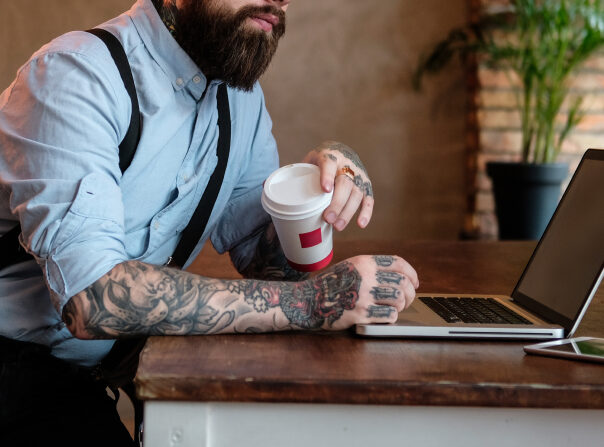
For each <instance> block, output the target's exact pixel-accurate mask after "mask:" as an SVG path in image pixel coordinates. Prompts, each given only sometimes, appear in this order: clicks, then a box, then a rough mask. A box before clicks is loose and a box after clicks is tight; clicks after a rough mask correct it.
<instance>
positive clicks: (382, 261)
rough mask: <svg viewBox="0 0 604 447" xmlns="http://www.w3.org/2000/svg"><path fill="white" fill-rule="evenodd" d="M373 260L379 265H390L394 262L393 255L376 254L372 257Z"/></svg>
mask: <svg viewBox="0 0 604 447" xmlns="http://www.w3.org/2000/svg"><path fill="white" fill-rule="evenodd" d="M373 260H374V261H375V263H376V264H377V265H379V266H380V267H390V266H391V265H392V264H393V263H394V256H383V255H377V256H374V257H373Z"/></svg>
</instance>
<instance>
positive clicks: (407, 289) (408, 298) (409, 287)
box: [401, 281, 415, 310]
mask: <svg viewBox="0 0 604 447" xmlns="http://www.w3.org/2000/svg"><path fill="white" fill-rule="evenodd" d="M403 291H404V294H405V307H404V308H403V309H401V310H404V309H408V308H409V307H411V304H412V303H413V300H414V299H415V286H414V285H413V284H412V283H411V281H405V284H404V286H403Z"/></svg>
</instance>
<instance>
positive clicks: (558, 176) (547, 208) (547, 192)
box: [487, 162, 568, 240]
mask: <svg viewBox="0 0 604 447" xmlns="http://www.w3.org/2000/svg"><path fill="white" fill-rule="evenodd" d="M487 174H488V175H489V177H491V179H492V180H493V195H494V197H495V210H496V214H497V223H498V224H499V239H501V240H510V239H514V240H527V239H528V240H536V239H539V238H540V237H541V235H542V234H543V232H544V231H545V227H547V224H548V222H549V220H550V219H551V217H552V215H553V214H554V211H555V210H556V206H558V201H559V200H560V195H561V185H562V182H563V181H564V179H566V176H567V175H568V164H567V163H547V164H532V163H510V162H489V163H487Z"/></svg>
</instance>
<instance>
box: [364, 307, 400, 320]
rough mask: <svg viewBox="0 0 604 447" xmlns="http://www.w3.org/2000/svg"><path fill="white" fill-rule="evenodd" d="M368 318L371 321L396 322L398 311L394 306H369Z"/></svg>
mask: <svg viewBox="0 0 604 447" xmlns="http://www.w3.org/2000/svg"><path fill="white" fill-rule="evenodd" d="M367 318H369V319H370V321H371V322H378V323H394V322H396V320H397V319H398V311H397V310H396V308H394V307H392V306H374V305H371V306H369V307H367Z"/></svg>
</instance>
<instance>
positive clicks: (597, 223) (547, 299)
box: [513, 150, 604, 329]
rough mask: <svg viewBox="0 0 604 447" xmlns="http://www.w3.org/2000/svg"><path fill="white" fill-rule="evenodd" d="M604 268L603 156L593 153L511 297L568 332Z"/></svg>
mask: <svg viewBox="0 0 604 447" xmlns="http://www.w3.org/2000/svg"><path fill="white" fill-rule="evenodd" d="M603 266H604V151H595V150H589V151H587V152H586V154H585V156H584V157H583V160H582V162H581V163H580V165H579V167H578V168H577V170H576V172H575V175H574V176H573V179H572V181H571V183H570V185H569V186H568V188H567V190H566V192H565V194H564V197H563V198H562V200H561V202H560V204H559V205H558V209H557V210H556V213H555V214H554V216H553V217H552V219H551V221H550V223H549V226H548V227H547V229H546V231H545V233H544V235H543V237H542V238H541V240H540V242H539V245H538V246H537V248H536V249H535V252H534V253H533V257H532V258H531V260H530V262H529V264H528V265H527V267H526V269H525V271H524V273H523V275H522V277H521V279H520V281H519V282H518V284H517V286H516V289H515V291H514V294H513V297H514V299H516V300H517V301H518V302H519V303H521V304H523V305H525V306H526V307H527V308H529V309H532V310H535V311H537V312H539V313H540V314H543V315H544V316H546V317H547V318H548V319H549V320H550V321H552V322H554V323H558V324H561V325H563V326H565V327H567V329H569V328H568V326H569V324H572V322H573V321H574V320H575V319H576V318H577V317H579V315H580V313H581V310H582V308H583V304H584V303H585V302H586V300H587V299H588V298H590V296H591V295H590V292H591V291H592V289H593V287H594V284H595V283H596V282H597V280H598V278H599V277H600V275H601V272H602V268H603ZM552 311H553V312H552ZM560 317H562V318H560Z"/></svg>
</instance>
